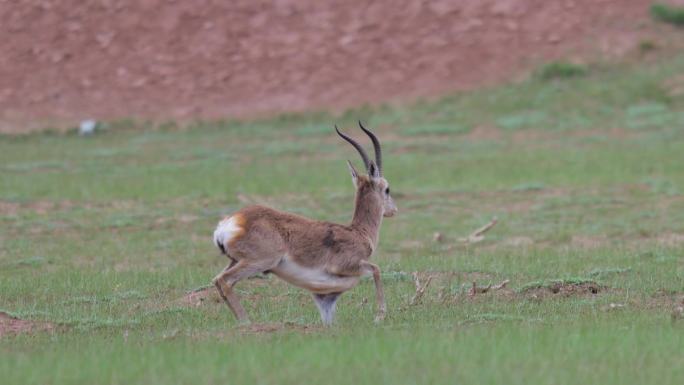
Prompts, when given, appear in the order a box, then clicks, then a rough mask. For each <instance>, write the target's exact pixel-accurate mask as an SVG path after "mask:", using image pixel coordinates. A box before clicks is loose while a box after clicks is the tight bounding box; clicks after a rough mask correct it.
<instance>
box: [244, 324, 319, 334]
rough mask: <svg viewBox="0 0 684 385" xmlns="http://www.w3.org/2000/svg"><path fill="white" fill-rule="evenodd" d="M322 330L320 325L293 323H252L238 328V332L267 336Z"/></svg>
mask: <svg viewBox="0 0 684 385" xmlns="http://www.w3.org/2000/svg"><path fill="white" fill-rule="evenodd" d="M324 329H325V327H324V326H322V325H302V324H297V323H294V322H282V323H281V322H274V323H252V324H249V325H242V326H240V327H238V330H239V331H241V332H243V333H249V334H265V333H266V334H267V333H277V332H283V331H295V332H301V333H312V332H316V331H321V330H324Z"/></svg>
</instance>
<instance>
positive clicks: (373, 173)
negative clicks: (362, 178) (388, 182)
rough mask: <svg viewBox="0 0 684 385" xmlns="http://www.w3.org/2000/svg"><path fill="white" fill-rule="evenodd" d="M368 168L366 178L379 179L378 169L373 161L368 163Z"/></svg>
mask: <svg viewBox="0 0 684 385" xmlns="http://www.w3.org/2000/svg"><path fill="white" fill-rule="evenodd" d="M369 163H370V164H369V166H368V176H369V177H371V178H379V177H380V169H379V168H378V166H377V165H376V164H375V162H374V161H372V160H371V161H370V162H369Z"/></svg>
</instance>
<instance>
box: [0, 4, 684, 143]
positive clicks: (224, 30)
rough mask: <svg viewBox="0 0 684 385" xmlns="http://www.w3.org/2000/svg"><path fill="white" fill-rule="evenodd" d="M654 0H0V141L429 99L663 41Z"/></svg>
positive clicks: (620, 53)
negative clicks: (97, 123)
mask: <svg viewBox="0 0 684 385" xmlns="http://www.w3.org/2000/svg"><path fill="white" fill-rule="evenodd" d="M651 2H652V0H620V1H617V0H612V1H611V0H462V1H445V0H434V1H415V0H404V1H397V0H393V1H390V0H379V1H375V2H373V3H372V4H368V2H365V1H359V0H345V1H316V0H296V1H295V0H276V1H259V0H232V1H216V0H196V1H161V0H98V1H87V2H84V1H80V0H59V1H57V0H52V1H51V0H42V1H35V0H17V1H8V0H0V36H2V39H0V52H2V55H0V106H1V107H0V132H3V131H4V132H22V131H27V130H30V129H31V128H40V127H44V126H45V125H46V124H56V125H64V124H67V125H72V126H73V125H74V124H75V123H76V122H77V121H78V120H80V119H84V118H88V117H92V118H96V119H116V118H125V117H134V118H151V119H158V120H167V119H177V120H187V119H194V118H210V119H212V118H224V117H231V116H256V115H262V114H269V113H274V112H281V111H301V110H307V109H320V108H327V109H333V110H340V109H343V108H346V107H349V106H356V105H360V104H363V103H377V102H384V101H397V100H408V99H411V98H416V97H422V96H435V95H439V94H443V93H446V92H450V91H454V90H459V89H465V88H470V87H475V86H481V85H483V84H491V83H493V82H497V81H501V80H506V79H511V77H512V76H514V75H515V74H519V73H521V72H520V71H521V70H525V69H529V68H532V67H534V66H536V65H538V64H539V63H540V62H542V61H546V60H550V59H552V58H559V57H564V58H570V59H573V60H580V61H581V60H584V59H586V58H597V57H603V58H606V57H608V58H612V57H621V56H623V55H625V54H627V53H629V52H630V51H632V50H633V49H634V47H636V46H637V45H638V44H639V42H641V41H642V40H644V39H648V40H651V41H658V40H659V39H662V38H663V30H664V29H666V28H668V27H666V26H660V25H656V24H655V23H654V22H652V21H650V17H649V15H648V6H649V5H650V4H651ZM677 2H682V1H681V0H677V1H675V3H677ZM522 73H524V71H523V72H522Z"/></svg>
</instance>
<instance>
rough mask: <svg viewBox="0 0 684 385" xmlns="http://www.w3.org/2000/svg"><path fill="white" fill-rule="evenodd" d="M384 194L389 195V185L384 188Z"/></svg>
mask: <svg viewBox="0 0 684 385" xmlns="http://www.w3.org/2000/svg"><path fill="white" fill-rule="evenodd" d="M385 194H387V195H389V187H387V188H386V189H385Z"/></svg>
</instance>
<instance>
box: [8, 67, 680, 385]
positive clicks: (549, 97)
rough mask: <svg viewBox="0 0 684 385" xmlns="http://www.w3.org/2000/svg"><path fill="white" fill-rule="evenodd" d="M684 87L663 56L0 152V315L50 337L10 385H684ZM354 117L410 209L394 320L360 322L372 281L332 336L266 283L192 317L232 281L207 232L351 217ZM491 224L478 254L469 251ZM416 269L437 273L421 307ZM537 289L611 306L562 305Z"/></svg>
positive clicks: (392, 255) (401, 234)
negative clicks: (337, 108) (36, 324)
mask: <svg viewBox="0 0 684 385" xmlns="http://www.w3.org/2000/svg"><path fill="white" fill-rule="evenodd" d="M682 71H684V59H682V58H671V59H667V60H663V61H662V62H658V63H653V62H651V63H649V64H648V65H647V66H646V65H644V66H640V65H631V66H624V67H612V68H608V67H606V68H592V70H591V71H589V72H587V73H586V74H585V76H583V77H576V78H571V79H557V80H554V81H553V82H548V81H543V80H540V79H537V78H533V79H531V80H529V81H526V82H523V83H520V84H514V85H508V86H502V87H498V88H493V89H487V90H481V91H477V92H471V93H465V94H458V95H453V96H450V97H447V98H443V99H440V100H436V101H424V102H419V103H416V104H414V105H410V106H403V107H396V106H384V107H378V108H361V109H357V110H354V111H350V112H349V113H347V114H345V115H343V116H340V117H335V118H333V117H331V116H328V115H327V114H308V115H290V116H283V117H280V118H278V119H272V120H264V121H253V122H229V121H228V122H201V123H197V124H196V126H195V127H192V128H191V129H181V128H178V127H176V126H175V125H173V124H166V125H163V126H160V127H151V126H150V127H148V126H145V125H144V124H139V123H134V122H118V123H116V124H110V125H109V128H108V129H105V130H104V131H101V132H99V133H98V134H96V135H94V136H91V137H79V136H76V135H54V134H38V135H31V136H24V137H0V211H1V214H2V216H1V219H0V228H1V230H2V231H0V309H1V310H2V311H5V312H8V313H11V314H13V315H16V316H18V317H21V318H24V319H29V320H35V321H49V322H52V323H55V324H57V325H58V328H57V331H56V332H55V333H51V334H50V333H42V332H41V333H33V334H25V335H19V336H10V337H4V338H3V339H2V340H0V378H2V382H3V383H8V384H76V383H84V384H86V383H118V384H129V383H150V384H156V383H159V384H164V383H170V382H176V383H219V382H225V383H278V384H289V383H292V384H298V383H302V382H306V383H323V382H325V383H328V384H337V383H373V384H375V383H409V384H410V383H416V384H417V383H474V382H477V383H508V384H523V383H564V384H572V383H577V384H580V383H581V384H586V383H621V384H629V383H635V384H638V383H658V384H675V383H680V381H681V378H682V376H683V375H684V354H682V352H681V347H682V345H683V344H684V337H682V336H683V334H682V331H683V328H684V321H680V320H678V312H677V307H678V306H681V305H682V304H681V303H680V301H681V296H682V294H684V196H683V195H682V194H683V192H684V173H683V172H682V161H684V156H683V155H682V154H683V153H682V149H683V148H684V112H683V111H684V109H683V108H682V107H683V106H684V104H683V102H684V101H683V100H681V99H680V98H678V97H677V96H673V95H670V94H669V93H668V90H667V87H666V84H667V82H668V79H670V78H672V77H674V76H676V75H677V74H678V73H681V72H682ZM356 118H363V119H364V120H367V123H368V125H369V126H370V127H373V128H376V129H377V131H378V132H379V134H380V137H381V138H382V139H383V143H384V145H385V154H386V155H385V157H386V159H385V164H386V166H385V167H386V170H385V174H386V176H387V178H388V179H389V181H390V183H391V184H392V191H393V192H394V195H395V199H396V201H397V203H398V205H399V208H400V213H399V215H398V216H397V217H395V218H392V219H389V220H386V221H385V223H384V224H383V229H382V235H381V241H380V247H379V250H378V252H377V255H376V256H374V258H375V260H376V261H377V263H378V264H379V265H380V266H381V268H382V269H383V272H384V273H383V279H384V283H385V285H386V291H387V295H388V305H389V315H388V318H387V320H386V321H385V322H384V323H383V324H382V325H374V324H373V322H372V320H373V289H372V283H371V282H370V281H368V280H366V281H363V282H362V283H361V284H360V285H359V287H357V288H355V289H354V290H352V291H350V292H348V293H346V294H345V295H344V296H343V297H342V299H341V301H340V303H339V306H338V309H339V313H338V322H337V324H336V325H335V326H334V327H332V328H330V329H324V328H321V327H319V326H318V315H317V313H316V310H315V307H314V306H313V303H312V301H311V299H310V297H309V295H308V294H306V293H305V292H303V291H301V290H299V289H296V288H292V287H289V286H287V285H285V284H283V283H281V282H279V281H277V279H275V278H273V277H268V278H266V279H252V280H248V281H245V282H243V283H240V284H239V285H238V290H239V292H240V294H241V295H242V297H243V302H244V304H245V306H246V308H247V311H248V312H249V313H250V315H251V317H252V319H253V321H254V322H255V323H257V324H259V325H262V326H263V327H261V328H240V327H238V326H237V325H236V323H235V320H234V319H233V317H232V315H231V314H230V313H229V311H228V309H227V308H226V307H225V306H224V305H222V304H221V303H218V302H215V301H214V300H213V299H210V300H207V301H205V302H203V303H201V304H200V305H199V306H193V305H188V304H187V303H186V302H184V301H183V300H182V299H183V297H184V296H185V295H186V293H187V292H188V291H189V290H192V289H194V288H197V287H201V286H204V285H206V284H207V283H208V282H209V281H210V280H211V278H212V277H213V276H214V275H215V274H216V273H217V272H218V271H219V270H220V269H221V268H223V267H224V265H225V264H226V262H227V261H226V260H225V258H222V257H221V256H219V254H218V251H217V250H216V249H215V247H214V246H213V245H212V244H211V233H212V231H213V228H214V226H215V224H216V222H217V221H218V220H219V219H220V218H221V217H222V215H224V214H226V213H229V212H231V211H233V210H235V209H237V208H238V207H240V206H242V205H244V204H247V203H250V202H257V203H264V204H268V205H271V206H274V207H277V208H280V209H284V210H290V211H293V212H297V213H300V214H303V215H308V216H311V217H315V218H320V219H325V220H331V221H338V222H346V221H348V220H349V217H350V211H351V206H352V199H353V190H352V187H351V183H350V180H349V176H348V174H347V171H346V166H345V165H344V160H345V159H352V160H354V161H357V159H356V158H357V155H356V154H355V152H354V151H353V149H352V148H351V147H350V146H348V145H346V144H345V143H344V142H342V141H341V140H340V139H339V138H337V137H336V136H335V135H334V132H333V130H332V123H333V122H334V120H336V121H337V122H338V123H340V125H341V126H342V127H344V128H345V129H346V130H347V131H348V132H351V133H354V135H355V136H357V137H361V136H360V135H359V134H358V131H356V130H355V128H354V119H356ZM357 164H358V163H357ZM494 216H497V217H498V218H499V221H500V223H499V224H498V225H497V226H496V227H495V228H494V229H493V230H491V231H490V232H489V233H487V234H486V239H485V241H483V242H481V243H478V244H474V245H464V244H461V243H460V242H459V241H458V238H460V237H464V236H466V235H468V234H469V233H470V232H471V231H472V230H474V229H476V228H477V227H479V226H481V225H483V224H484V223H486V222H488V221H489V220H490V219H491V218H492V217H494ZM436 232H440V233H442V234H443V236H444V239H445V240H444V242H441V243H437V242H435V241H433V234H434V233H436ZM412 272H419V273H420V275H419V276H420V277H422V278H423V279H425V278H426V277H427V276H429V275H432V276H434V277H435V278H434V280H433V282H432V284H431V286H430V287H429V288H428V290H427V292H426V294H425V296H424V297H423V298H422V300H421V301H420V302H419V303H418V304H416V305H412V306H411V305H409V302H410V299H411V297H412V296H413V293H414V285H413V281H412V278H411V275H410V273H412ZM505 279H508V280H510V283H509V287H508V288H506V289H503V290H500V291H495V292H490V293H485V294H478V295H476V296H469V295H468V289H469V288H470V285H471V284H472V282H473V281H476V282H477V284H478V285H481V286H484V285H487V284H490V283H493V284H496V283H498V282H501V281H503V280H505ZM549 282H552V283H558V282H562V283H564V284H567V285H581V284H582V283H584V282H595V283H596V284H598V285H600V287H602V288H603V289H602V290H601V291H599V292H598V293H596V294H592V293H588V292H582V291H580V290H578V291H575V292H570V293H569V294H563V293H557V294H554V293H551V292H544V291H543V290H544V289H543V287H544V286H545V285H547V284H548V283H549ZM578 287H579V286H578ZM531 288H535V290H536V291H535V290H531Z"/></svg>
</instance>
